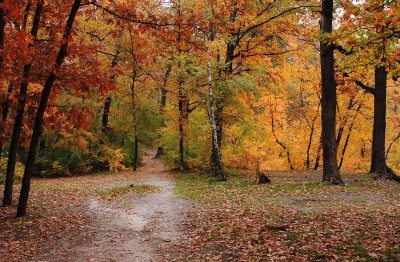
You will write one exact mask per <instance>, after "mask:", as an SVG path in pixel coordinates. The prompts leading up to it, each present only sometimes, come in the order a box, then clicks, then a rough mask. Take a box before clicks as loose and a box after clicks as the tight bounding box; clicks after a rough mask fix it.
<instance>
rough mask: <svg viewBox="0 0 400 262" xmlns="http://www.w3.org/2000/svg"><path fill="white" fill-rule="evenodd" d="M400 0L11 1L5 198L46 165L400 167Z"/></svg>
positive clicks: (7, 6) (6, 4)
mask: <svg viewBox="0 0 400 262" xmlns="http://www.w3.org/2000/svg"><path fill="white" fill-rule="evenodd" d="M398 5H399V3H398V2H397V1H383V0H382V1H365V2H363V1H361V2H357V1H328V0H323V1H311V0H310V1H307V0H304V1H285V0H283V1H240V0H235V1H218V0H209V1H208V0H205V1H191V0H177V1H157V0H147V1H133V0H132V1H68V0H63V1H57V2H54V1H46V0H36V1H34V0H32V1H30V0H29V1H14V0H8V1H1V4H0V48H1V53H0V63H1V65H0V70H1V101H0V109H1V116H2V118H1V123H0V128H1V134H0V135H1V150H2V151H1V153H2V154H1V172H2V173H1V175H0V178H1V180H2V182H4V184H5V189H4V198H3V206H7V205H11V204H12V194H13V192H12V191H13V190H12V189H13V184H14V181H15V180H16V179H17V180H21V179H22V188H21V194H20V200H19V202H20V203H19V207H18V216H23V215H25V213H26V207H27V201H28V195H29V188H30V179H31V177H32V176H40V177H57V176H72V175H78V174H85V173H92V172H97V171H105V170H111V171H119V170H126V169H131V168H133V169H136V168H137V167H138V166H139V165H140V159H141V157H142V154H143V152H144V150H145V148H148V147H158V148H159V150H158V155H159V156H160V157H162V158H163V159H164V160H165V161H166V163H167V164H168V165H169V166H170V167H172V168H177V169H178V170H180V171H181V172H186V171H188V170H208V171H209V172H210V173H212V174H214V175H215V176H217V177H219V178H220V179H221V180H226V179H228V180H229V177H226V174H225V172H224V169H226V168H228V169H247V170H253V171H254V170H255V169H256V165H257V167H259V168H260V169H261V170H309V169H314V170H321V171H322V170H323V177H322V179H323V180H324V181H330V182H331V183H334V184H343V183H345V181H343V180H342V178H341V177H340V172H347V173H366V172H371V173H375V174H376V176H378V177H386V178H392V179H398V177H397V176H396V173H398V172H399V171H400V166H399V165H400V162H399V161H398V159H399V154H400V145H399V142H400V139H399V137H400V135H399V134H400V115H399V108H398V104H399V98H400V97H399V90H398V88H399V82H398V78H399V74H400V71H399V70H400V66H399V61H400V60H399V59H400V57H399V54H400V52H399V36H400V28H399V24H400V22H399V20H400V11H399V10H400V8H399V6H398Z"/></svg>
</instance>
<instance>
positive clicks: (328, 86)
mask: <svg viewBox="0 0 400 262" xmlns="http://www.w3.org/2000/svg"><path fill="white" fill-rule="evenodd" d="M321 14H322V16H321V33H322V34H330V33H332V16H333V0H323V1H322V11H321ZM320 45H321V51H320V57H321V76H322V99H321V105H322V148H323V166H324V170H323V177H322V180H323V181H328V182H330V183H333V184H344V182H343V180H342V178H341V176H340V173H339V168H338V164H337V146H336V135H335V132H336V130H335V128H336V82H335V60H334V56H333V51H334V46H333V45H331V44H330V43H328V42H327V41H325V39H322V40H321V43H320Z"/></svg>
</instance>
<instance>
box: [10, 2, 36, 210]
mask: <svg viewBox="0 0 400 262" xmlns="http://www.w3.org/2000/svg"><path fill="white" fill-rule="evenodd" d="M42 8H43V1H38V3H37V6H36V11H35V17H34V20H33V25H32V30H31V35H32V36H33V37H34V38H36V36H37V33H38V31H39V26H40V16H41V12H42ZM29 47H30V48H32V47H33V45H31V44H30V45H29ZM31 67H32V62H30V63H28V64H25V65H24V69H23V73H22V74H23V79H22V82H21V87H20V91H19V98H18V107H17V115H16V117H15V120H14V127H13V132H12V136H11V141H10V149H9V151H8V163H7V171H6V183H5V187H4V198H3V206H10V205H12V194H13V185H14V173H15V164H16V162H17V153H18V145H19V137H20V134H21V129H22V120H23V117H24V111H25V104H26V96H27V91H28V78H29V72H30V70H31Z"/></svg>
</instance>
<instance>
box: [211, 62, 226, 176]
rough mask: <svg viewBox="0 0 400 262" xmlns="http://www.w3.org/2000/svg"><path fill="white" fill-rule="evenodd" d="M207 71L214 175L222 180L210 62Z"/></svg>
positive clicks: (222, 170) (222, 171) (222, 172)
mask: <svg viewBox="0 0 400 262" xmlns="http://www.w3.org/2000/svg"><path fill="white" fill-rule="evenodd" d="M207 73H208V97H209V106H210V124H211V131H212V137H213V152H214V156H215V160H216V166H215V167H216V168H215V175H216V176H218V177H220V179H221V180H222V181H226V176H225V173H224V167H223V164H222V157H221V151H220V147H219V144H218V139H217V138H218V134H217V124H216V120H215V112H214V97H213V91H212V73H211V63H210V62H208V64H207Z"/></svg>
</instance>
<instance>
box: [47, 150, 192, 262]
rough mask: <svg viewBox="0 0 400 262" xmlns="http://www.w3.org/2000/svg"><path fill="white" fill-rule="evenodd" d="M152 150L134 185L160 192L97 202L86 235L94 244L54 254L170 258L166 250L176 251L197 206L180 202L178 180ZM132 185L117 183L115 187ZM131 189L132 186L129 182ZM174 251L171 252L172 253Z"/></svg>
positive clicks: (97, 258)
mask: <svg viewBox="0 0 400 262" xmlns="http://www.w3.org/2000/svg"><path fill="white" fill-rule="evenodd" d="M154 155H155V151H149V152H148V153H147V154H146V155H145V156H144V159H143V166H142V167H141V168H139V169H138V171H136V172H129V173H131V174H128V175H131V176H133V177H134V179H133V180H134V181H136V182H135V183H134V185H150V186H156V187H158V188H159V192H156V193H149V194H146V195H144V196H132V195H127V196H124V197H123V199H122V201H121V200H120V201H118V203H115V201H109V202H107V201H104V200H103V199H91V200H90V201H89V203H88V206H89V209H88V210H89V211H88V212H89V214H90V216H91V217H93V218H94V219H93V223H91V224H90V225H89V226H88V227H87V229H86V233H88V234H89V236H90V237H89V241H86V242H87V243H83V244H82V245H81V246H77V247H73V248H71V249H68V250H64V254H61V255H60V254H54V255H55V256H54V257H53V258H56V260H57V261H157V260H160V259H168V258H166V257H163V256H162V255H161V252H162V250H170V249H172V247H173V245H175V244H178V243H177V241H178V240H179V238H180V237H181V236H182V235H183V233H184V232H185V220H186V214H187V213H188V212H189V210H190V209H191V208H195V204H194V203H193V202H191V201H188V200H184V199H179V198H177V197H176V196H175V195H174V193H173V190H174V188H175V181H174V180H173V179H172V178H171V175H170V174H169V173H168V172H167V171H165V168H164V164H163V162H162V161H161V160H160V159H158V158H154ZM129 182H130V183H132V180H130V181H121V180H119V181H115V183H114V185H110V186H112V187H115V186H121V185H126V184H127V183H129ZM128 185H129V184H128ZM167 253H170V252H167Z"/></svg>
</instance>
